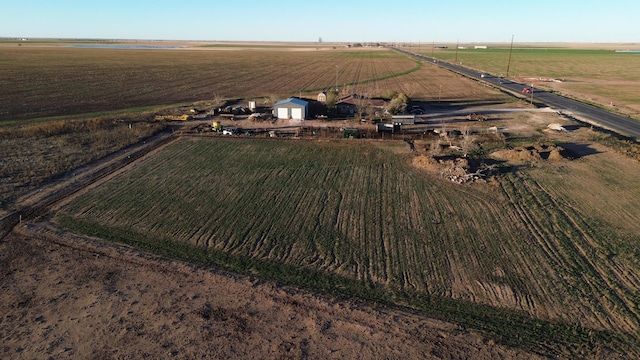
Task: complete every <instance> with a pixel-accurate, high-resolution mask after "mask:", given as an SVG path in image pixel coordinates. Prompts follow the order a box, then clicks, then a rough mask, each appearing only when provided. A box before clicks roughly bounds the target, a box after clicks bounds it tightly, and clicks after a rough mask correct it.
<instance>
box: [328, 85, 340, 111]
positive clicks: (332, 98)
mask: <svg viewBox="0 0 640 360" xmlns="http://www.w3.org/2000/svg"><path fill="white" fill-rule="evenodd" d="M337 102H338V90H337V89H331V90H329V91H328V92H327V107H328V108H329V109H332V108H334V107H335V106H336V103H337Z"/></svg>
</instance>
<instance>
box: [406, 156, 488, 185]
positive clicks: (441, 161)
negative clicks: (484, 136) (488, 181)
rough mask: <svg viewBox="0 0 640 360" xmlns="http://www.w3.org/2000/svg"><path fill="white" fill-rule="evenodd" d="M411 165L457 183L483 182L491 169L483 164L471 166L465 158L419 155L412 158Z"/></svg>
mask: <svg viewBox="0 0 640 360" xmlns="http://www.w3.org/2000/svg"><path fill="white" fill-rule="evenodd" d="M412 162H413V165H414V166H415V167H417V168H419V169H422V170H426V171H428V172H431V173H437V174H440V175H442V176H443V177H444V178H446V179H447V180H449V181H453V182H456V183H459V184H463V183H470V182H485V177H486V176H487V175H488V174H489V172H490V171H491V169H490V168H489V167H487V166H486V165H485V164H480V165H478V166H472V165H471V164H470V162H469V160H468V159H465V158H446V157H445V158H435V157H432V156H426V155H419V156H416V157H414V158H413V160H412Z"/></svg>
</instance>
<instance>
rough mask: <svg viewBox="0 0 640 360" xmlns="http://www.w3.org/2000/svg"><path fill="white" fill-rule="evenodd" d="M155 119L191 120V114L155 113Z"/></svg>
mask: <svg viewBox="0 0 640 360" xmlns="http://www.w3.org/2000/svg"><path fill="white" fill-rule="evenodd" d="M156 120H157V121H187V120H193V116H191V115H156Z"/></svg>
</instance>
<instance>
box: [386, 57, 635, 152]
mask: <svg viewBox="0 0 640 360" xmlns="http://www.w3.org/2000/svg"><path fill="white" fill-rule="evenodd" d="M392 49H393V50H395V51H398V52H401V53H403V54H407V55H410V56H413V57H415V58H417V59H420V60H424V61H428V62H431V63H435V64H437V65H438V66H440V67H442V68H445V69H449V70H451V71H454V72H457V73H460V74H462V75H464V76H467V77H470V78H474V79H477V80H480V81H485V82H487V83H490V84H492V85H493V86H496V87H498V88H502V89H505V90H509V91H511V92H515V93H518V94H522V89H524V88H525V87H526V88H529V89H531V88H532V86H531V85H532V84H525V83H518V82H513V81H509V80H506V79H503V78H498V77H495V76H491V75H487V74H483V73H481V72H478V71H476V70H473V69H469V68H466V67H464V66H461V65H456V64H451V63H447V62H444V61H440V60H438V59H436V58H432V57H429V56H424V55H421V54H414V53H411V52H408V51H405V50H401V49H398V48H392ZM522 95H523V96H527V97H531V96H532V98H531V100H532V101H533V102H534V103H541V104H545V105H547V106H549V107H551V108H553V109H555V110H556V111H561V112H563V113H566V114H567V115H572V116H576V117H579V118H580V120H582V121H584V122H587V123H590V124H592V125H594V126H598V127H602V128H605V129H607V130H611V131H614V132H616V133H618V134H621V135H623V136H628V137H631V138H635V139H636V140H638V139H640V121H638V120H634V119H631V118H629V117H626V116H621V115H618V114H614V113H612V112H609V111H606V110H603V109H601V108H598V107H595V106H593V105H589V104H586V103H583V102H580V101H577V100H573V99H569V98H566V97H564V96H560V95H557V94H554V93H550V92H548V91H544V90H539V89H535V88H533V93H532V94H522Z"/></svg>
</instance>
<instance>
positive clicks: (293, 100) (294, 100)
mask: <svg viewBox="0 0 640 360" xmlns="http://www.w3.org/2000/svg"><path fill="white" fill-rule="evenodd" d="M288 103H292V104H296V105H300V106H307V105H308V104H309V103H308V102H307V101H304V100H301V99H298V98H288V99H285V100H280V101H278V102H277V103H275V105H273V106H278V105H284V104H288Z"/></svg>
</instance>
